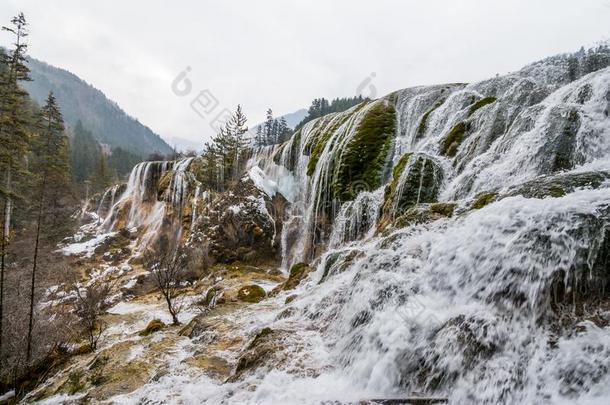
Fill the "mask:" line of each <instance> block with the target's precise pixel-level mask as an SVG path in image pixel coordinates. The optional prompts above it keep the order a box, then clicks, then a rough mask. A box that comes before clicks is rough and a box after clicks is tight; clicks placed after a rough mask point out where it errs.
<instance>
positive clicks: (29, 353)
mask: <svg viewBox="0 0 610 405" xmlns="http://www.w3.org/2000/svg"><path fill="white" fill-rule="evenodd" d="M46 177H47V176H46V173H45V174H44V176H43V179H42V190H41V193H40V198H39V200H38V219H37V224H36V242H35V243H34V260H33V264H32V284H31V287H30V322H29V325H28V348H27V355H26V362H27V363H29V362H30V359H31V357H32V330H33V329H34V294H35V289H36V268H37V263H38V246H39V244H40V227H41V226H40V225H41V222H42V214H43V204H44V192H45V186H46V182H47V179H46Z"/></svg>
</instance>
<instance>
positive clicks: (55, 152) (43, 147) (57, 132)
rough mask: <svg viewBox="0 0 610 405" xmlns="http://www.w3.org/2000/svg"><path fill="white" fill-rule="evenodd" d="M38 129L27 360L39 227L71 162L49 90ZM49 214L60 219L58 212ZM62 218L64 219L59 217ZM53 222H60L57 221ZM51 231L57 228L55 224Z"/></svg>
mask: <svg viewBox="0 0 610 405" xmlns="http://www.w3.org/2000/svg"><path fill="white" fill-rule="evenodd" d="M38 127H39V132H38V136H36V137H35V138H34V142H33V148H32V149H33V152H34V153H33V159H32V172H33V173H35V187H34V189H35V196H36V199H37V201H36V211H37V214H36V233H35V241H34V254H33V260H32V279H31V284H30V313H29V326H28V337H27V354H26V361H27V362H29V361H30V359H31V354H32V351H31V347H32V330H33V326H34V296H35V289H36V270H37V267H38V252H39V246H40V237H41V231H42V228H43V226H44V223H45V222H48V221H45V218H46V216H47V214H48V211H49V207H58V206H59V205H60V203H59V200H60V199H61V198H62V195H64V194H65V193H66V192H69V189H70V166H69V160H68V139H67V137H66V136H65V134H64V122H63V118H62V116H61V112H60V111H59V107H58V105H57V101H56V100H55V97H54V96H53V93H50V94H49V96H48V98H47V102H46V103H45V105H44V106H43V107H42V110H41V111H40V117H39V120H38ZM53 214H54V215H51V217H52V218H53V219H54V220H57V219H60V218H59V215H57V214H58V213H57V212H54V213H53ZM62 222H63V221H62ZM53 225H56V226H57V225H59V224H57V223H55V224H53ZM51 230H52V232H57V229H56V228H55V227H53V228H51Z"/></svg>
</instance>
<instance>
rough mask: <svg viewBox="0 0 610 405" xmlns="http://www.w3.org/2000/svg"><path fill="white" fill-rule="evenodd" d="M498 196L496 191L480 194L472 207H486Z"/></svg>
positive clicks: (476, 208)
mask: <svg viewBox="0 0 610 405" xmlns="http://www.w3.org/2000/svg"><path fill="white" fill-rule="evenodd" d="M497 197H498V193H496V192H488V193H481V194H479V195H478V196H477V197H476V199H475V200H474V202H473V203H472V209H475V210H478V209H481V208H483V207H485V206H486V205H488V204H491V203H492V202H494V201H495V200H496V199H497Z"/></svg>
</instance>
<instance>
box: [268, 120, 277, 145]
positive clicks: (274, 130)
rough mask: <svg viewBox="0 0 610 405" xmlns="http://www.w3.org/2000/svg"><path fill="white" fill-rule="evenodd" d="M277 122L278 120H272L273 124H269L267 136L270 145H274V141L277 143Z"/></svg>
mask: <svg viewBox="0 0 610 405" xmlns="http://www.w3.org/2000/svg"><path fill="white" fill-rule="evenodd" d="M279 128H280V127H279V122H278V120H276V119H275V120H273V125H271V136H270V137H269V139H270V142H269V144H270V145H275V144H276V143H279V142H278V141H279V136H278V135H279Z"/></svg>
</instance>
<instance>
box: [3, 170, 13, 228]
mask: <svg viewBox="0 0 610 405" xmlns="http://www.w3.org/2000/svg"><path fill="white" fill-rule="evenodd" d="M11 181H12V174H11V165H10V164H9V166H8V168H7V169H6V192H7V193H10V190H11ZM12 209H13V201H12V200H11V197H10V196H9V195H8V194H7V196H6V197H5V201H4V224H3V225H4V237H5V238H8V236H9V235H10V233H11V211H12Z"/></svg>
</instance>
